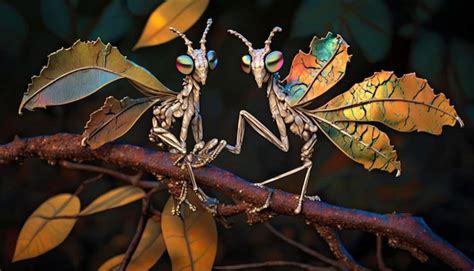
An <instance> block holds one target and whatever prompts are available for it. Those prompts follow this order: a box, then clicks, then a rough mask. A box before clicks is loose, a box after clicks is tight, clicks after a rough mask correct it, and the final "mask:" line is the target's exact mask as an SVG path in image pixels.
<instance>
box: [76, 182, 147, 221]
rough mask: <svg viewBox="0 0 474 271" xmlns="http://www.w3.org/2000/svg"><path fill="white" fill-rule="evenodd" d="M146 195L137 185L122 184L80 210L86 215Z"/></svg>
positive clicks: (124, 203) (127, 202) (130, 201)
mask: <svg viewBox="0 0 474 271" xmlns="http://www.w3.org/2000/svg"><path fill="white" fill-rule="evenodd" d="M144 196H145V192H143V190H141V189H140V188H138V187H136V186H132V185H127V186H122V187H119V188H116V189H113V190H111V191H108V192H107V193H105V194H103V195H101V196H99V197H98V198H96V199H95V200H94V201H93V202H92V203H91V204H89V206H87V207H86V208H85V209H84V210H82V211H81V212H80V215H81V216H86V215H91V214H95V213H99V212H103V211H106V210H110V209H113V208H117V207H120V206H123V205H126V204H129V203H132V202H134V201H136V200H139V199H142V198H143V197H144Z"/></svg>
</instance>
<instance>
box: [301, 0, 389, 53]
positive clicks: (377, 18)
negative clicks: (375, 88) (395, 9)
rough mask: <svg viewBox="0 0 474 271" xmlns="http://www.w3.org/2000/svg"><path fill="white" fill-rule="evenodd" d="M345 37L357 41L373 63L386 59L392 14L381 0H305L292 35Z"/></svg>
mask: <svg viewBox="0 0 474 271" xmlns="http://www.w3.org/2000/svg"><path fill="white" fill-rule="evenodd" d="M326 32H334V33H336V34H341V35H342V36H343V37H344V38H345V39H347V40H349V41H351V40H352V41H355V42H356V43H357V44H358V45H359V47H360V48H361V49H362V51H363V52H364V54H365V55H366V57H367V59H368V60H369V61H372V62H375V61H380V60H382V59H383V58H384V57H385V56H386V54H387V52H388V51H389V49H390V45H391V39H392V22H391V14H390V11H389V9H388V7H387V6H386V4H385V3H384V2H383V1H381V0H360V1H343V0H305V1H303V2H302V3H301V4H300V6H299V7H298V9H297V11H296V15H295V19H294V22H293V29H292V35H293V36H296V37H301V36H310V35H314V34H317V35H322V34H324V33H326Z"/></svg>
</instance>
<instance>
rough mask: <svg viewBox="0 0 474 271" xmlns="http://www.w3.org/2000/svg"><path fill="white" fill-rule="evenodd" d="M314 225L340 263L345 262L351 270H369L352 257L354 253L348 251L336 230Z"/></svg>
mask: <svg viewBox="0 0 474 271" xmlns="http://www.w3.org/2000/svg"><path fill="white" fill-rule="evenodd" d="M314 227H315V228H316V230H317V231H318V233H319V235H320V236H321V237H322V238H323V239H324V240H325V241H326V243H327V244H328V246H329V249H330V250H331V252H332V254H333V255H334V257H336V258H337V259H338V260H339V262H340V263H342V264H344V266H345V267H346V268H348V269H349V270H367V269H365V268H364V267H362V266H360V265H359V264H358V263H357V262H356V261H355V260H354V258H352V255H351V254H350V253H349V251H347V249H346V247H345V246H344V244H343V243H342V240H341V238H340V237H339V234H338V233H337V231H336V230H334V229H332V228H330V227H327V226H321V225H315V226H314Z"/></svg>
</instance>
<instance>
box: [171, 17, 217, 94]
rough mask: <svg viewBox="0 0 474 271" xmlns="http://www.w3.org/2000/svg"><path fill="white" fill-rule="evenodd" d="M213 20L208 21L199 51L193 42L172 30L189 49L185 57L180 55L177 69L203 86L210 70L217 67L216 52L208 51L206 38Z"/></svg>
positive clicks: (177, 60) (177, 59)
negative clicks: (193, 45)
mask: <svg viewBox="0 0 474 271" xmlns="http://www.w3.org/2000/svg"><path fill="white" fill-rule="evenodd" d="M211 24H212V19H208V20H207V25H206V29H204V33H203V34H202V37H201V40H200V41H199V44H200V45H201V46H200V48H199V49H194V48H193V47H192V44H193V43H192V42H191V41H190V40H189V39H188V38H187V37H186V35H184V34H183V33H181V32H179V31H178V30H176V29H175V28H173V27H170V30H171V31H172V32H174V33H176V35H178V36H180V37H181V38H182V39H183V40H184V44H185V45H186V46H187V47H188V51H187V53H186V54H185V55H180V56H178V57H177V58H176V68H177V69H178V71H179V72H180V73H182V74H184V75H191V76H192V78H193V79H194V80H196V81H198V82H201V84H203V85H205V84H206V79H207V73H208V71H209V69H211V70H214V69H215V68H216V67H217V63H218V60H217V54H216V52H215V51H214V50H209V51H207V49H206V36H207V33H208V32H209V28H210V27H211Z"/></svg>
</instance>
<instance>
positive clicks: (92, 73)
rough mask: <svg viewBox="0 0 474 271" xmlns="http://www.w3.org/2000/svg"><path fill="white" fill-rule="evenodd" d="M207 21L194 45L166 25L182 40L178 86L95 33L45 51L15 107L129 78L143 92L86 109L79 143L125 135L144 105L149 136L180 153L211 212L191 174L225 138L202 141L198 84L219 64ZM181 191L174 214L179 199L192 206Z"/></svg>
mask: <svg viewBox="0 0 474 271" xmlns="http://www.w3.org/2000/svg"><path fill="white" fill-rule="evenodd" d="M211 25H212V19H208V20H207V24H206V28H205V30H204V33H203V35H202V37H201V39H200V41H199V44H200V48H199V49H193V47H192V42H191V41H190V40H189V39H188V38H187V37H186V36H185V35H184V34H183V33H181V32H179V31H178V30H176V29H174V28H170V31H172V32H174V33H176V34H177V35H178V36H179V37H181V38H182V39H183V40H184V41H185V45H186V46H187V54H186V55H181V56H179V57H178V58H177V60H176V67H177V69H178V71H179V72H181V73H182V74H184V75H185V78H184V82H183V89H182V90H181V91H180V92H175V91H172V90H170V89H168V88H167V87H166V86H164V85H163V84H162V83H161V82H160V81H159V80H158V79H157V78H156V77H154V76H153V75H152V74H151V73H150V72H149V71H147V70H146V69H145V68H143V67H141V66H139V65H137V64H136V63H134V62H132V61H130V60H128V59H127V58H126V57H125V56H123V55H122V54H121V53H120V52H119V50H118V49H117V48H116V47H113V46H112V45H110V44H109V43H108V44H104V43H103V42H102V41H101V40H100V39H97V40H96V41H88V42H83V41H80V40H78V41H76V42H75V43H74V44H73V46H72V47H70V48H66V49H64V48H61V49H60V50H58V51H56V52H54V53H52V54H51V55H49V56H48V64H47V65H46V66H44V67H43V69H42V70H41V72H40V74H39V75H38V76H33V77H32V82H31V83H30V84H29V85H28V89H27V91H26V93H24V95H23V99H22V101H21V104H20V108H19V113H20V114H21V110H22V109H23V108H26V109H29V110H33V109H35V108H38V107H40V108H45V107H47V106H54V105H64V104H68V103H72V102H75V101H78V100H80V99H83V98H85V97H88V96H89V95H91V94H93V93H95V92H97V91H99V90H100V89H102V88H103V87H105V86H106V85H108V84H110V83H112V82H115V81H117V80H120V79H124V80H126V81H128V82H129V83H130V84H131V85H132V86H133V87H135V88H136V89H137V90H138V91H140V92H141V93H142V94H143V95H145V96H146V97H143V98H139V99H131V98H129V97H125V98H123V99H121V100H118V99H116V98H114V97H112V96H109V97H108V98H107V99H106V100H105V103H104V105H103V106H102V107H101V108H99V109H98V110H96V111H95V112H93V113H92V114H91V115H90V120H89V121H88V122H87V123H86V126H85V129H84V132H83V138H82V142H81V144H82V145H83V146H84V147H89V148H91V149H96V148H99V147H101V146H102V145H104V144H105V143H107V142H110V141H113V140H115V139H117V138H119V137H121V136H122V135H124V134H125V133H126V132H128V131H129V130H130V129H131V128H132V126H133V125H134V124H135V123H136V121H137V120H138V119H139V118H140V117H141V116H142V115H143V114H144V113H145V112H146V111H147V110H149V109H150V108H153V119H152V125H153V128H152V129H151V131H150V134H149V139H150V140H151V141H153V142H156V143H157V144H158V145H159V146H164V145H166V146H167V147H169V150H170V152H172V153H177V154H179V155H178V158H177V159H176V161H175V164H176V165H178V166H180V167H181V168H182V169H184V170H186V171H187V173H188V174H189V177H190V180H191V184H192V189H193V190H194V191H195V193H196V195H197V196H198V198H199V199H200V200H201V201H202V203H203V205H204V206H205V207H206V208H207V209H208V210H209V211H210V212H215V207H216V203H217V200H216V199H213V198H211V197H209V196H207V195H206V194H205V193H204V192H203V191H202V190H201V189H200V188H199V187H198V185H197V184H196V180H195V178H194V174H193V168H196V167H201V166H204V165H206V164H207V163H209V162H210V161H212V160H213V159H214V158H215V156H216V155H217V153H219V152H220V151H221V150H222V149H223V148H224V146H225V144H226V142H225V141H224V140H221V141H219V140H217V139H212V140H210V141H208V142H204V141H203V129H202V119H201V115H200V106H199V98H200V97H199V96H200V90H201V86H200V85H204V84H205V83H206V79H207V75H208V72H209V70H214V69H215V68H216V67H217V64H218V59H217V55H216V52H215V51H213V50H209V51H207V49H206V37H207V34H208V32H209V30H210V27H211ZM179 118H182V124H181V129H180V134H179V138H178V137H176V136H175V135H173V134H172V133H171V132H170V131H169V130H170V129H171V128H172V126H173V124H174V123H175V122H176V120H177V119H179ZM190 126H191V129H192V133H193V137H194V140H195V142H196V144H195V146H194V148H193V150H192V151H191V152H189V153H188V150H187V146H186V139H187V135H188V130H189V127H190ZM186 194H187V184H186V182H185V181H184V184H183V186H182V191H181V195H180V197H179V199H178V203H177V205H176V206H175V208H174V212H175V213H176V214H179V212H180V206H181V204H182V203H183V202H186V203H187V204H188V205H189V207H190V208H193V207H194V206H192V205H191V204H190V203H189V202H187V200H186Z"/></svg>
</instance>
